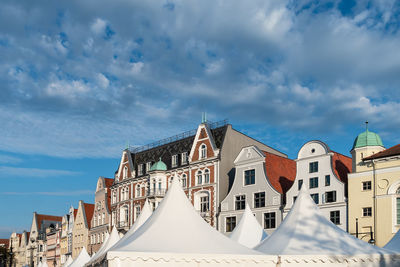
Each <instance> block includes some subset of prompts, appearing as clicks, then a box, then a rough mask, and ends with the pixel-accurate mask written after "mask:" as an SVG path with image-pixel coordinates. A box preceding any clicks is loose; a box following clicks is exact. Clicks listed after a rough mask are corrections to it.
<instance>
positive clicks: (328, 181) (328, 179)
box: [325, 175, 331, 186]
mask: <svg viewBox="0 0 400 267" xmlns="http://www.w3.org/2000/svg"><path fill="white" fill-rule="evenodd" d="M330 185H331V176H330V175H325V186H330Z"/></svg>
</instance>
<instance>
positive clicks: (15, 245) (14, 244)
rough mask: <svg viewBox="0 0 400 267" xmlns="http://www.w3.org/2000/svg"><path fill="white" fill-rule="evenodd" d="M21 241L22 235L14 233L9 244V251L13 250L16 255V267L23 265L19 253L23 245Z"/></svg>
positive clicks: (14, 259) (14, 260)
mask: <svg viewBox="0 0 400 267" xmlns="http://www.w3.org/2000/svg"><path fill="white" fill-rule="evenodd" d="M21 239H22V234H19V233H16V232H13V233H12V234H11V236H10V239H9V242H8V245H9V246H8V247H7V248H9V249H11V248H12V250H13V253H14V258H13V265H15V266H16V267H20V266H22V265H23V261H22V259H21V258H22V257H21V254H20V253H19V246H20V244H21Z"/></svg>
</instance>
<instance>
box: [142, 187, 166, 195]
mask: <svg viewBox="0 0 400 267" xmlns="http://www.w3.org/2000/svg"><path fill="white" fill-rule="evenodd" d="M166 191H167V190H166V189H163V188H159V189H148V190H147V191H146V195H147V196H148V197H151V196H164V195H165V193H166Z"/></svg>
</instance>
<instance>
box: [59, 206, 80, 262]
mask: <svg viewBox="0 0 400 267" xmlns="http://www.w3.org/2000/svg"><path fill="white" fill-rule="evenodd" d="M77 213H78V209H74V207H73V206H71V207H70V208H69V211H68V213H67V214H65V215H64V216H63V219H62V222H61V244H60V254H61V257H60V261H61V265H64V263H65V262H66V261H67V258H68V256H72V229H73V228H74V220H75V217H76V214H77Z"/></svg>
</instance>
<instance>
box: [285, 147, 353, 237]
mask: <svg viewBox="0 0 400 267" xmlns="http://www.w3.org/2000/svg"><path fill="white" fill-rule="evenodd" d="M346 169H347V171H346ZM350 171H351V158H349V157H346V156H343V155H341V154H339V153H336V152H333V151H331V150H330V149H329V147H328V145H326V144H325V143H324V142H321V141H318V140H313V141H309V142H307V143H306V144H304V145H303V146H302V147H301V149H300V150H299V153H298V156H297V159H296V178H295V181H294V183H293V185H292V187H291V188H290V189H289V191H288V192H287V194H286V206H285V209H284V213H285V215H286V214H287V213H288V212H289V211H290V209H291V208H292V206H293V204H294V202H295V199H296V197H297V195H298V194H299V191H300V188H301V186H306V187H307V189H308V191H309V193H310V196H311V197H312V198H313V199H314V201H315V202H316V204H317V205H318V207H319V208H320V210H321V212H322V214H324V216H325V217H326V218H327V219H328V220H331V221H332V222H333V223H335V224H336V225H337V226H338V227H340V228H341V229H343V230H344V231H346V230H347V197H346V186H347V185H346V183H347V173H349V172H350Z"/></svg>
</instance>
